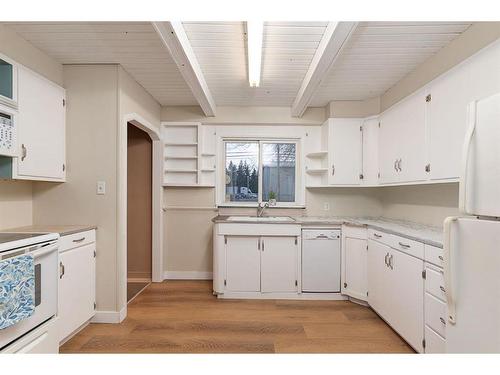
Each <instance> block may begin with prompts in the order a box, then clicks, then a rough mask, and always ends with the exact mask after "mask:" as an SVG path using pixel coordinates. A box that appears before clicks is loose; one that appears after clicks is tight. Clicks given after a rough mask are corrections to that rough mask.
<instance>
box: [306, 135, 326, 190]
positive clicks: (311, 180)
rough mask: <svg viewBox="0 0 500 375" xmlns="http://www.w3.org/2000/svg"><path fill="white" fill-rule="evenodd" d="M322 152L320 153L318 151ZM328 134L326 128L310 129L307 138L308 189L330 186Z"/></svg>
mask: <svg viewBox="0 0 500 375" xmlns="http://www.w3.org/2000/svg"><path fill="white" fill-rule="evenodd" d="M318 150H320V151H318ZM327 150H328V132H327V131H326V130H325V129H324V127H316V128H315V129H308V134H307V136H306V138H305V158H304V159H305V160H304V161H305V174H306V175H305V182H306V188H309V187H321V186H328V171H329V169H328V151H327Z"/></svg>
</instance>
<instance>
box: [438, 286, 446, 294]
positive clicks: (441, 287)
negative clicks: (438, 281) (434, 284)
mask: <svg viewBox="0 0 500 375" xmlns="http://www.w3.org/2000/svg"><path fill="white" fill-rule="evenodd" d="M439 289H441V292H443V293H446V289H445V288H444V286H442V285H440V286H439Z"/></svg>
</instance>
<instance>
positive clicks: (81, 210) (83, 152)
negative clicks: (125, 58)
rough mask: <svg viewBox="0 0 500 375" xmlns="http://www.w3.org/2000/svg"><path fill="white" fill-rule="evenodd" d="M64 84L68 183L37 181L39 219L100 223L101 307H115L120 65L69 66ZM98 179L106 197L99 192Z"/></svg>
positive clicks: (35, 215) (36, 214) (35, 213)
mask: <svg viewBox="0 0 500 375" xmlns="http://www.w3.org/2000/svg"><path fill="white" fill-rule="evenodd" d="M64 84H65V87H66V98H67V110H66V150H67V151H66V164H67V174H66V176H67V182H66V183H64V184H58V185H54V184H50V183H35V184H34V202H33V220H34V223H35V224H94V225H97V227H98V230H97V309H98V310H104V311H106V310H109V311H115V310H116V308H117V300H116V287H117V286H116V282H117V277H116V262H117V255H116V231H117V219H116V211H117V204H116V202H117V196H116V177H117V171H116V166H117V160H116V147H117V145H116V140H117V124H118V112H117V110H118V108H117V103H118V67H117V66H116V65H100V66H99V65H70V66H65V67H64ZM97 181H105V182H106V194H105V195H96V182H97Z"/></svg>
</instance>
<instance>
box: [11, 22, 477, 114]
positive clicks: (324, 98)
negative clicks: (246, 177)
mask: <svg viewBox="0 0 500 375" xmlns="http://www.w3.org/2000/svg"><path fill="white" fill-rule="evenodd" d="M470 25H471V23H469V22H361V23H360V24H359V25H358V27H357V29H356V31H355V33H354V35H353V36H352V37H351V39H350V40H349V41H348V44H347V45H346V47H345V48H344V49H343V51H342V53H341V55H340V56H339V58H338V59H337V61H336V62H335V63H334V65H333V66H332V67H331V69H330V70H329V72H328V73H327V75H326V76H325V78H324V79H323V80H322V83H321V85H320V87H319V88H318V90H317V92H316V93H315V95H314V96H313V98H312V100H311V103H310V106H313V107H321V106H324V105H326V104H327V103H328V102H329V101H331V100H363V99H367V98H371V97H375V96H378V95H381V94H383V93H384V92H385V91H386V90H387V89H389V88H390V87H392V86H393V85H394V84H396V83H397V82H398V81H399V80H400V79H401V78H403V77H404V76H405V75H407V74H408V73H410V72H411V71H412V70H414V69H415V68H416V67H417V66H418V65H419V64H421V63H422V62H423V61H425V60H426V59H427V58H429V57H430V56H432V55H433V54H435V53H436V52H437V51H439V50H440V49H441V48H442V47H444V46H445V45H446V44H448V43H449V42H450V41H452V40H453V39H455V38H456V37H458V36H459V35H460V34H461V33H463V32H464V31H465V30H466V29H467V28H468V27H469V26H470ZM6 26H8V27H10V28H11V29H13V30H14V31H15V32H17V33H19V34H20V35H21V36H22V37H23V38H25V39H26V40H28V41H29V42H31V43H32V44H34V45H35V46H36V47H38V48H40V49H41V50H43V51H44V52H46V53H47V54H48V55H50V56H51V57H53V58H54V59H56V60H57V61H59V62H61V63H63V64H81V63H90V64H94V63H95V64H97V63H117V64H121V65H122V66H123V67H124V69H125V70H126V71H127V72H128V73H129V74H131V75H132V77H133V78H134V79H135V80H136V81H137V82H139V83H140V84H141V85H142V86H143V87H144V88H145V89H146V90H147V91H148V92H149V93H150V94H151V95H152V96H153V97H155V98H156V99H157V100H158V101H159V102H160V103H161V104H162V105H166V106H173V105H196V104H197V102H196V100H195V98H194V96H193V95H192V93H191V92H190V90H189V87H188V86H187V84H186V83H185V81H184V79H183V78H182V76H181V74H180V72H179V70H178V68H177V66H176V65H175V63H174V62H173V60H172V58H171V57H170V55H169V53H168V51H167V50H166V48H165V46H164V45H162V43H161V41H160V38H159V36H158V34H157V33H156V32H155V30H154V29H153V27H152V25H151V24H150V23H148V22H64V23H61V22H58V23H53V22H52V23H50V22H42V23H40V22H21V23H7V24H6ZM183 26H184V28H185V30H186V34H187V36H188V38H189V41H190V43H191V45H192V48H193V50H194V53H195V55H196V58H197V59H198V62H199V65H200V67H201V70H202V72H203V75H204V76H205V80H206V82H207V85H208V88H209V90H210V91H211V93H212V96H213V97H214V99H215V103H216V105H218V106H291V105H292V103H293V101H294V99H295V97H296V95H297V92H298V91H299V88H300V86H301V83H302V81H303V79H304V76H305V74H306V72H307V70H308V67H309V65H310V63H311V61H312V58H313V56H314V54H315V52H316V49H317V47H318V45H319V43H320V40H321V38H322V37H323V34H324V32H325V29H326V26H327V22H265V24H264V37H263V38H264V40H263V53H262V77H261V86H260V87H259V88H250V87H249V85H248V74H247V48H246V30H245V23H244V22H184V23H183Z"/></svg>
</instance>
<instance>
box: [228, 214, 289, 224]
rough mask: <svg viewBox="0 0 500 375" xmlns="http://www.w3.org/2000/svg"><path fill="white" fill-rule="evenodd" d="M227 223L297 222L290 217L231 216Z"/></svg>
mask: <svg viewBox="0 0 500 375" xmlns="http://www.w3.org/2000/svg"><path fill="white" fill-rule="evenodd" d="M227 221H248V222H249V223H258V222H270V221H272V222H276V223H293V222H294V221H295V220H294V219H293V218H291V217H290V216H260V217H257V216H229V217H228V218H227Z"/></svg>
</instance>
